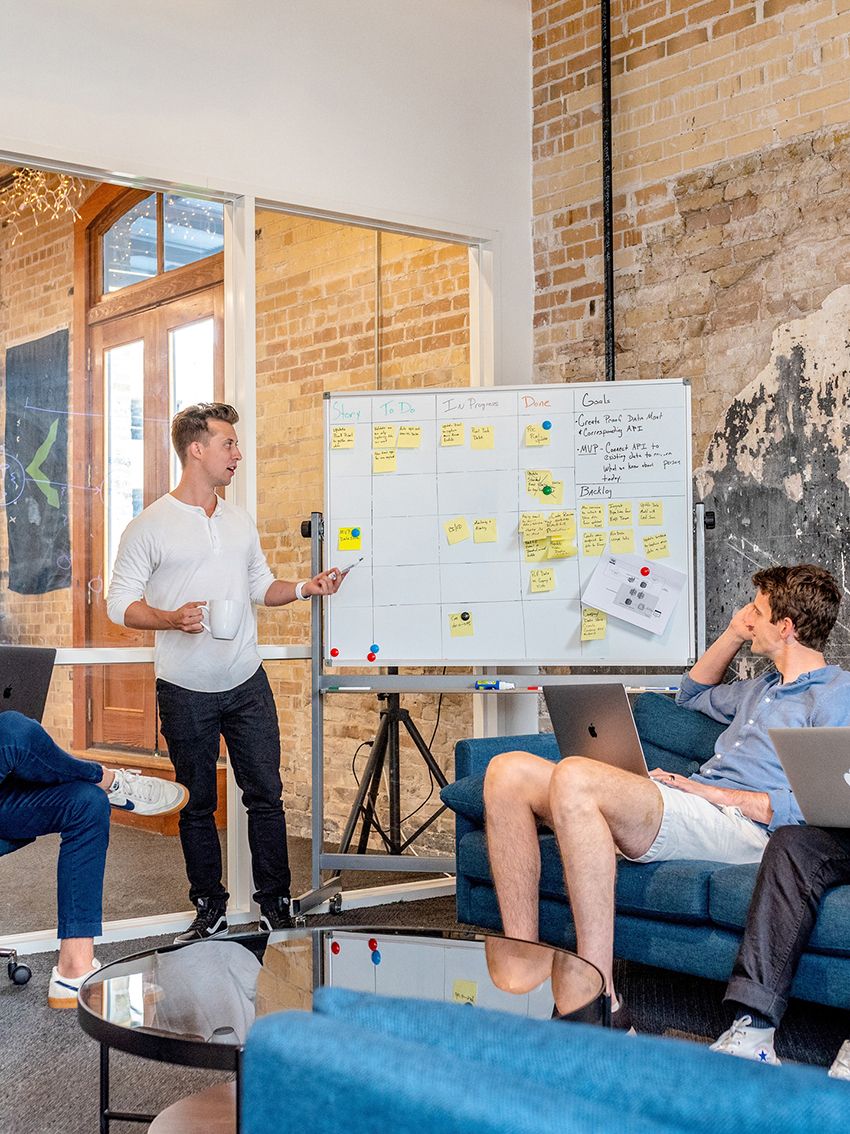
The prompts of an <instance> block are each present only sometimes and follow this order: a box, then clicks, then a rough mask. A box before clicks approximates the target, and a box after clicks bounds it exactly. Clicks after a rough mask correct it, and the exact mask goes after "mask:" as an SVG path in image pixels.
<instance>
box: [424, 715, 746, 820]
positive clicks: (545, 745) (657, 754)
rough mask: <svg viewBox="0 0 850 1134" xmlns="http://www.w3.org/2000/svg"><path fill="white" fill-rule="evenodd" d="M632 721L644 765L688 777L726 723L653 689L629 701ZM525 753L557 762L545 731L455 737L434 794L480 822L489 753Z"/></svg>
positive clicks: (709, 753) (552, 740) (707, 756)
mask: <svg viewBox="0 0 850 1134" xmlns="http://www.w3.org/2000/svg"><path fill="white" fill-rule="evenodd" d="M634 716H635V724H636V725H637V730H638V735H639V736H640V738H641V743H642V744H643V749H644V754H645V755H646V761H647V764H648V765H649V767H650V768H654V767H656V766H657V767H660V768H666V769H667V771H669V772H676V773H677V774H678V775H682V776H689V775H692V774H693V773H694V772H695V771H696V770H697V769H698V768H699V766H700V764H702V763H703V762H704V761H705V760H708V759H710V757H711V756H712V754H713V753H714V744H715V741H716V740H717V737H718V736H719V735H720V733H721V732H723V730H724V729H725V728H726V725H724V724H719V723H718V722H717V721H713V720H711V719H710V718H709V717H707V716H705V714H704V713H693V712H691V711H690V710H689V709H682V708H680V707H679V706H678V705H677V704H676V703H675V702H674V701H673V700H671V698H669V697H665V696H663V695H662V694H659V693H643V694H641V696H640V697H638V698H637V699H636V700H635V703H634ZM517 749H519V750H520V751H522V752H531V753H532V754H533V755H535V756H542V757H543V759H544V760H551V761H552V763H555V764H556V763H557V762H558V761H559V760H560V759H561V753H560V750H559V748H558V744H557V741H556V740H555V737H554V736H553V735H552V733H551V732H541V733H537V734H529V735H526V736H488V737H481V738H479V739H476V740H459V741H458V742H457V744H456V745H455V776H456V780H455V782H454V783H453V784H447V785H446V787H444V788H443V790H442V791H441V792H440V798H441V799H442V801H443V803H445V804H446V806H447V807H450V808H451V810H452V811H454V812H455V813H456V814H458V815H462V816H463V817H464V818H465V819H468V820H469V821H470V822H472V823H475V824H477V825H478V826H481V825H482V824H483V822H484V773H485V770H486V767H487V765H488V764H489V762H490V761H491V760H492V759H493V757H494V756H497V755H499V754H500V753H502V752H513V751H516V750H517Z"/></svg>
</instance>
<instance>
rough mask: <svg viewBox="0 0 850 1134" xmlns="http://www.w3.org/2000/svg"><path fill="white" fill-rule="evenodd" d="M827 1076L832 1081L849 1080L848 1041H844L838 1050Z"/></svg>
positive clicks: (849, 1048) (849, 1043) (849, 1054)
mask: <svg viewBox="0 0 850 1134" xmlns="http://www.w3.org/2000/svg"><path fill="white" fill-rule="evenodd" d="M829 1075H830V1077H831V1078H833V1079H850V1039H846V1040H845V1041H844V1043H843V1044H842V1045H841V1047H840V1048H839V1049H838V1055H836V1057H835V1059H834V1061H833V1064H832V1066H831V1067H830V1069H829Z"/></svg>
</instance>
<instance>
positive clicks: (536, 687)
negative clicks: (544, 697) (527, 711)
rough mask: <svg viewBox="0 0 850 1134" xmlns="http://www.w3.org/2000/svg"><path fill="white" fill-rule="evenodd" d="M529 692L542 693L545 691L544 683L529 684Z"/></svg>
mask: <svg viewBox="0 0 850 1134" xmlns="http://www.w3.org/2000/svg"><path fill="white" fill-rule="evenodd" d="M528 692H529V693H542V692H543V686H542V685H529V686H528Z"/></svg>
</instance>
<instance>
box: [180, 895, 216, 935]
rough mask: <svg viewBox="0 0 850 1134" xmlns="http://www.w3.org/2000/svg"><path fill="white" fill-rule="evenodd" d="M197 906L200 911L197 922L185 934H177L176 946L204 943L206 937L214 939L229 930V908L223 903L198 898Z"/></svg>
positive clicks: (196, 918)
mask: <svg viewBox="0 0 850 1134" xmlns="http://www.w3.org/2000/svg"><path fill="white" fill-rule="evenodd" d="M195 905H196V907H197V910H198V912H197V914H196V915H195V920H194V921H193V922H192V924H191V925H190V926H189V928H188V929H186V930H184V932H183V933H178V934H177V936H176V937H175V938H174V944H175V945H185V944H187V943H188V942H189V941H203V940H204V938H205V937H214V936H215V935H216V934H217V933H224V931H225V930H226V929H227V916H226V914H227V906H226V905H224V903H223V902H214V901H211V900H210V899H209V898H198V900H197V902H196V903H195Z"/></svg>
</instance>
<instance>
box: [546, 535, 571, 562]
mask: <svg viewBox="0 0 850 1134" xmlns="http://www.w3.org/2000/svg"><path fill="white" fill-rule="evenodd" d="M573 538H575V536H574V537H573ZM574 555H578V548H577V547H576V545H575V544H574V543H567V541H566V540H561V539H551V540H550V541H549V550H548V551H547V552H546V558H547V559H572V557H573V556H574Z"/></svg>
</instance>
